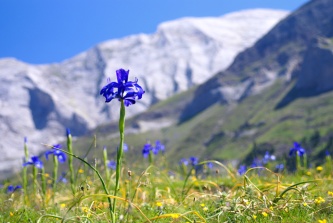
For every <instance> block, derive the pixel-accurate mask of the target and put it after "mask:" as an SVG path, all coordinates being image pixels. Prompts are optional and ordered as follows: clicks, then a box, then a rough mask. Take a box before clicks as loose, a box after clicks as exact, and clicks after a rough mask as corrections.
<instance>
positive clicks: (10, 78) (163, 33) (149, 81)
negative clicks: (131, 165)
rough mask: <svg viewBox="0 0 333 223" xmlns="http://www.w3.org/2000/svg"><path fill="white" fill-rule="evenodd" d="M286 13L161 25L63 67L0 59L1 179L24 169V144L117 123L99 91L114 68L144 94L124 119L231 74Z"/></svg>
mask: <svg viewBox="0 0 333 223" xmlns="http://www.w3.org/2000/svg"><path fill="white" fill-rule="evenodd" d="M287 14H288V12H286V11H280V10H270V9H254V10H246V11H240V12H235V13H231V14H227V15H225V16H222V17H214V18H213V17H211V18H183V19H178V20H174V21H170V22H165V23H162V24H161V25H160V26H159V27H158V28H157V31H156V33H154V34H151V35H147V34H138V35H133V36H128V37H125V38H122V39H114V40H110V41H106V42H104V43H101V44H98V45H96V46H95V47H93V48H92V49H90V50H88V51H86V52H82V53H81V54H79V55H77V56H75V57H74V58H71V59H68V60H66V61H64V62H62V63H57V64H49V65H30V64H26V63H23V62H20V61H17V60H16V59H13V58H4V59H1V60H0V84H1V87H0V135H1V140H0V151H1V153H2V156H1V157H0V173H1V174H0V178H4V177H6V176H8V175H9V174H10V173H12V172H13V171H15V170H17V169H19V168H20V164H21V160H22V157H23V138H24V137H27V138H28V145H29V150H30V153H31V154H34V155H36V154H38V153H39V152H41V151H43V150H45V147H44V146H43V145H42V144H43V143H45V144H52V143H56V142H57V141H58V140H61V139H63V137H64V135H65V134H64V133H65V128H66V127H68V128H70V129H71V132H72V133H73V135H77V136H79V135H82V134H84V133H85V132H86V131H88V130H89V129H91V128H94V127H96V126H97V125H99V124H102V123H105V122H110V121H112V120H116V119H117V118H118V113H119V109H118V103H116V102H112V103H111V104H105V103H104V98H103V97H102V96H100V95H99V91H100V89H101V88H102V86H103V85H105V84H106V79H107V78H108V77H110V78H111V80H115V79H116V78H115V70H116V69H119V68H124V69H129V70H130V78H129V79H130V80H134V78H135V77H137V78H138V79H139V84H140V85H141V86H142V87H143V88H144V89H145V91H146V93H145V94H144V97H143V99H142V100H140V101H139V102H138V104H137V105H135V106H130V107H128V109H127V117H129V116H132V115H134V114H137V113H139V112H142V111H144V110H145V109H147V108H148V107H149V106H150V105H152V104H153V103H156V102H157V101H159V100H163V99H166V98H168V97H170V96H172V95H174V94H175V93H178V92H181V91H185V90H187V89H189V88H190V87H191V86H194V85H198V84H201V83H203V82H204V81H206V80H207V79H209V78H210V77H212V76H213V75H214V74H215V73H217V72H218V71H221V70H224V69H225V68H227V67H228V66H229V65H230V64H231V63H232V61H233V59H234V58H235V57H236V55H237V54H238V53H239V52H241V51H243V50H244V49H246V48H248V47H250V46H252V45H253V44H254V43H255V42H256V41H257V40H258V39H259V38H260V37H262V36H263V35H264V34H266V33H267V32H268V31H269V30H270V29H271V28H272V27H273V26H274V25H275V24H276V23H277V22H279V21H280V20H281V19H282V18H284V17H285V16H286V15H287Z"/></svg>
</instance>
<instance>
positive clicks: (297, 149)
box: [289, 142, 305, 156]
mask: <svg viewBox="0 0 333 223" xmlns="http://www.w3.org/2000/svg"><path fill="white" fill-rule="evenodd" d="M293 154H297V155H298V156H303V155H304V154H305V149H304V148H303V147H302V146H301V144H299V143H298V142H294V147H293V148H291V149H290V152H289V156H292V155H293Z"/></svg>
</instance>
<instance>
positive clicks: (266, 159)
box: [262, 151, 276, 164]
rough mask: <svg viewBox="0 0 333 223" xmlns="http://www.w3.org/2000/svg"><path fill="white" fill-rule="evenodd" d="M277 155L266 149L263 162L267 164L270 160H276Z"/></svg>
mask: <svg viewBox="0 0 333 223" xmlns="http://www.w3.org/2000/svg"><path fill="white" fill-rule="evenodd" d="M275 159H276V157H275V156H274V155H271V154H269V152H268V151H266V153H265V156H264V158H263V160H262V162H263V164H267V163H268V162H269V161H274V160H275Z"/></svg>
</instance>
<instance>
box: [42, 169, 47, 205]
mask: <svg viewBox="0 0 333 223" xmlns="http://www.w3.org/2000/svg"><path fill="white" fill-rule="evenodd" d="M41 178H42V179H41V180H42V200H43V205H44V207H45V205H46V203H45V202H46V180H45V169H44V167H43V168H42V175H41Z"/></svg>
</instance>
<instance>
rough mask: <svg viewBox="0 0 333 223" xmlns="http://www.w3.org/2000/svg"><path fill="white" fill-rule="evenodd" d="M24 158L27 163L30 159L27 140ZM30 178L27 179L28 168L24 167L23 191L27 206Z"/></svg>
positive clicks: (25, 139) (25, 141) (25, 140)
mask: <svg viewBox="0 0 333 223" xmlns="http://www.w3.org/2000/svg"><path fill="white" fill-rule="evenodd" d="M24 157H25V161H24V162H26V161H27V160H28V159H29V152H28V146H27V138H24ZM27 187H28V177H27V167H26V166H24V167H23V191H24V203H25V204H26V205H27V204H28V203H29V196H28V191H27Z"/></svg>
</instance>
